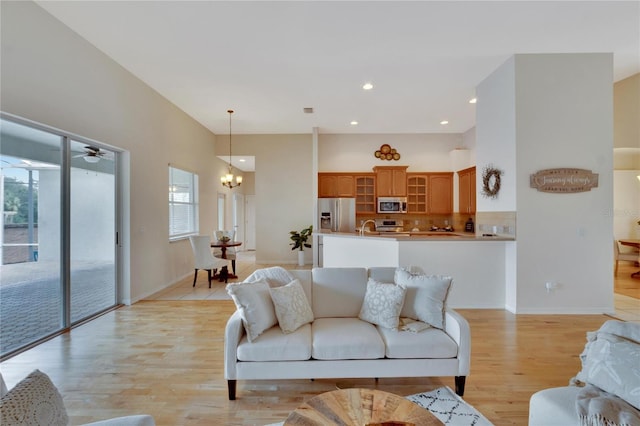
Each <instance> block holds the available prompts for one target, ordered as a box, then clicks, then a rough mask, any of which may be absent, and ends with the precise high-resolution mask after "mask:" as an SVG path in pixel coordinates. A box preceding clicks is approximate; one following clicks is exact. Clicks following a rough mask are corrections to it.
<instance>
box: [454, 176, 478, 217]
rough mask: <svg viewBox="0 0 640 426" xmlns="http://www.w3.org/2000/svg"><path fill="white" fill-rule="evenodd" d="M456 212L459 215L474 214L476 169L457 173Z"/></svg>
mask: <svg viewBox="0 0 640 426" xmlns="http://www.w3.org/2000/svg"><path fill="white" fill-rule="evenodd" d="M458 203H459V206H458V210H459V211H460V213H469V214H473V213H475V212H476V168H475V167H469V168H468V169H464V170H460V171H459V172H458Z"/></svg>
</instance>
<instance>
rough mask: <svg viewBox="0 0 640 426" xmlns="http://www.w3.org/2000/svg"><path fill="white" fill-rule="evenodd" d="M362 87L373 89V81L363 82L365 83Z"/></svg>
mask: <svg viewBox="0 0 640 426" xmlns="http://www.w3.org/2000/svg"><path fill="white" fill-rule="evenodd" d="M362 88H363V89H364V90H371V89H373V84H371V83H365V84H363V85H362Z"/></svg>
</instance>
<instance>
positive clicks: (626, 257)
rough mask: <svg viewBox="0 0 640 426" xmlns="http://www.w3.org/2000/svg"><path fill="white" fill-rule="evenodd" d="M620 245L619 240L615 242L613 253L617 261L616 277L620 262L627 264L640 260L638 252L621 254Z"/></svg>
mask: <svg viewBox="0 0 640 426" xmlns="http://www.w3.org/2000/svg"><path fill="white" fill-rule="evenodd" d="M618 244H620V243H619V242H618V240H613V253H614V255H615V256H614V258H615V261H616V267H615V271H614V275H615V276H618V262H619V261H621V260H623V261H626V262H638V260H640V257H639V256H638V253H637V252H621V251H620V246H619V245H618Z"/></svg>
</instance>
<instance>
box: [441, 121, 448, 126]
mask: <svg viewBox="0 0 640 426" xmlns="http://www.w3.org/2000/svg"><path fill="white" fill-rule="evenodd" d="M440 124H442V125H443V126H444V125H445V124H449V122H448V121H447V120H442V121H441V122H440Z"/></svg>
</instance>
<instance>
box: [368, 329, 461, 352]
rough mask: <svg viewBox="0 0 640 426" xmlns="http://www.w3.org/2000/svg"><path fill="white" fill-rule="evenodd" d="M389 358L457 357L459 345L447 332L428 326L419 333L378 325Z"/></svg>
mask: <svg viewBox="0 0 640 426" xmlns="http://www.w3.org/2000/svg"><path fill="white" fill-rule="evenodd" d="M378 332H379V333H380V336H382V340H383V342H384V344H385V355H386V356H387V358H455V357H456V356H458V345H457V344H456V342H455V341H454V340H453V339H452V338H451V337H449V335H448V334H447V333H445V332H444V331H442V330H438V329H437V328H428V329H426V330H422V331H420V332H419V333H414V332H411V331H397V330H392V329H389V328H384V327H380V326H378Z"/></svg>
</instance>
